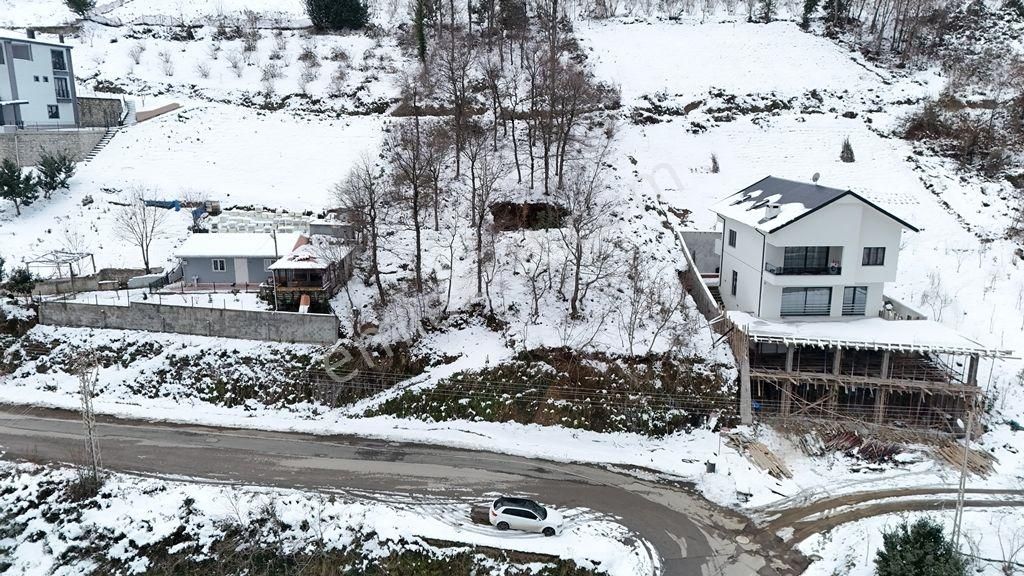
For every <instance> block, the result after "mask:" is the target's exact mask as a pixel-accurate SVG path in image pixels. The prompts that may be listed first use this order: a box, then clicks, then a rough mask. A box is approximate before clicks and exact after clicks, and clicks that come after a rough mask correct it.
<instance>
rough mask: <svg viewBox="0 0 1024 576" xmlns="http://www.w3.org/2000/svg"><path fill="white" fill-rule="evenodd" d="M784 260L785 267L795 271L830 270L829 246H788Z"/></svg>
mask: <svg viewBox="0 0 1024 576" xmlns="http://www.w3.org/2000/svg"><path fill="white" fill-rule="evenodd" d="M785 250H786V252H785V255H784V256H783V259H782V265H783V267H785V268H787V269H790V268H791V269H793V270H794V271H795V270H824V269H825V268H828V246H787V247H786V249H785Z"/></svg>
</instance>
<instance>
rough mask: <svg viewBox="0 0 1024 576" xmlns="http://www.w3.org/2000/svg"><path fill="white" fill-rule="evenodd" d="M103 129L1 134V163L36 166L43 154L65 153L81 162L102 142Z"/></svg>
mask: <svg viewBox="0 0 1024 576" xmlns="http://www.w3.org/2000/svg"><path fill="white" fill-rule="evenodd" d="M105 133H106V130H103V129H102V128H90V129H82V130H38V131H33V130H18V131H15V132H7V133H0V160H3V159H5V158H10V159H11V160H14V161H15V162H17V163H18V164H20V165H21V166H35V165H36V164H38V163H39V157H40V154H41V153H42V152H43V151H53V152H57V151H60V150H64V151H65V152H68V153H69V154H71V155H72V156H73V157H74V158H75V160H76V161H78V162H81V161H82V160H84V159H85V157H86V156H87V155H88V154H89V152H91V151H92V149H93V148H95V147H96V144H98V143H99V141H100V140H102V139H103V135H104V134H105Z"/></svg>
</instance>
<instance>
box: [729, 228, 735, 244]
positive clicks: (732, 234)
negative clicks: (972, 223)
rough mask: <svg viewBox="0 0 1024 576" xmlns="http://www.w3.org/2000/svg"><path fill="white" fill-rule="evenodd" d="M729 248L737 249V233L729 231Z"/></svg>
mask: <svg viewBox="0 0 1024 576" xmlns="http://www.w3.org/2000/svg"><path fill="white" fill-rule="evenodd" d="M729 246H732V247H733V248H735V247H736V231H735V230H729Z"/></svg>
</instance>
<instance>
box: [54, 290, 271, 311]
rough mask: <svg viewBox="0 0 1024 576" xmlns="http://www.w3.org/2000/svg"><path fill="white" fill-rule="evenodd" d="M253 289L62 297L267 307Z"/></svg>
mask: <svg viewBox="0 0 1024 576" xmlns="http://www.w3.org/2000/svg"><path fill="white" fill-rule="evenodd" d="M258 296H259V295H258V294H256V293H253V292H240V293H238V294H232V293H230V292H217V293H209V294H207V293H203V292H183V293H165V292H158V293H156V294H151V293H150V292H149V290H148V289H138V290H110V291H103V292H81V293H79V294H75V295H73V296H70V297H62V298H61V299H62V300H64V301H66V302H79V303H83V304H101V305H105V306H128V305H129V304H130V303H131V302H149V303H150V304H167V305H170V306H189V307H192V308H221V309H224V310H270V309H271V307H270V306H269V305H268V304H267V303H266V302H264V301H263V300H260V299H259V297H258Z"/></svg>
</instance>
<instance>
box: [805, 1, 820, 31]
mask: <svg viewBox="0 0 1024 576" xmlns="http://www.w3.org/2000/svg"><path fill="white" fill-rule="evenodd" d="M819 2H821V0H804V14H803V17H802V18H801V19H800V27H801V28H803V29H804V30H806V29H808V28H810V27H811V16H813V15H814V11H815V10H817V9H818V3H819Z"/></svg>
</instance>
